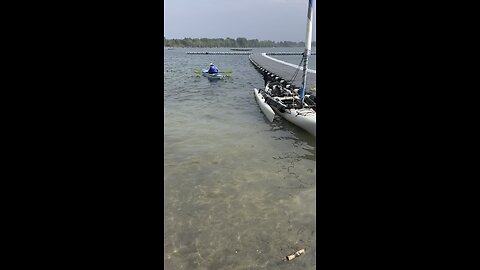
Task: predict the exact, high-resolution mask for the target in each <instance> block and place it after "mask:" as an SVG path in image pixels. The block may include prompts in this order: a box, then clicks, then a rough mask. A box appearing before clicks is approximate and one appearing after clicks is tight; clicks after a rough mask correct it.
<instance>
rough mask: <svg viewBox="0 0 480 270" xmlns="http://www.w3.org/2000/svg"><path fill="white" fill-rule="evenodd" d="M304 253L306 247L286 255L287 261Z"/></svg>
mask: <svg viewBox="0 0 480 270" xmlns="http://www.w3.org/2000/svg"><path fill="white" fill-rule="evenodd" d="M303 253H305V249H304V248H302V249H300V250H299V251H297V252H295V253H293V254H291V255H288V256H287V257H286V260H287V261H291V260H293V259H295V258H297V257H298V256H300V255H302V254H303Z"/></svg>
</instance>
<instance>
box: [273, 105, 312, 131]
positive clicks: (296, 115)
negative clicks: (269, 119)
mask: <svg viewBox="0 0 480 270" xmlns="http://www.w3.org/2000/svg"><path fill="white" fill-rule="evenodd" d="M273 109H274V110H275V112H276V113H277V114H278V115H280V116H281V117H283V118H284V119H285V120H287V121H289V122H290V123H292V124H294V125H296V126H298V127H301V128H302V129H304V130H306V131H307V132H308V133H310V134H312V135H313V136H315V137H317V116H316V112H315V111H314V110H313V109H310V108H306V109H286V110H285V111H284V112H281V111H280V110H278V109H277V108H275V107H273Z"/></svg>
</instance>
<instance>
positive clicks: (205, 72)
mask: <svg viewBox="0 0 480 270" xmlns="http://www.w3.org/2000/svg"><path fill="white" fill-rule="evenodd" d="M202 75H203V76H205V77H207V78H209V79H222V78H224V77H227V74H225V73H208V69H202Z"/></svg>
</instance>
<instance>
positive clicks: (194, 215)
mask: <svg viewBox="0 0 480 270" xmlns="http://www.w3.org/2000/svg"><path fill="white" fill-rule="evenodd" d="M187 51H230V50H229V49H228V48H204V49H202V48H175V49H173V50H165V55H164V89H165V92H164V206H165V209H164V210H165V212H164V267H165V269H316V223H315V222H316V221H315V220H316V210H315V201H316V196H315V194H316V192H315V189H316V178H315V176H316V168H315V163H316V139H315V137H312V136H311V135H309V134H308V133H307V132H306V131H303V130H302V129H300V128H298V127H296V126H294V125H292V124H290V123H289V122H287V121H284V120H283V119H282V118H280V117H279V116H276V118H275V120H274V122H273V123H270V122H268V120H267V119H266V118H265V117H264V115H263V114H262V111H261V110H260V108H259V107H258V105H257V103H256V102H255V99H254V96H253V88H255V87H256V88H262V87H263V86H264V81H263V77H262V76H261V75H260V74H259V73H258V72H257V71H256V70H255V69H254V68H253V65H252V64H251V63H250V62H249V60H248V56H247V55H236V56H233V55H232V56H230V55H187V54H186V52H187ZM254 51H259V52H270V51H279V52H281V51H295V52H302V51H303V48H255V49H254ZM275 58H278V59H280V60H283V61H288V62H290V63H293V64H298V63H300V59H301V56H300V55H299V56H275ZM210 62H213V63H215V65H217V66H218V67H219V69H220V70H223V71H225V70H232V71H233V74H231V77H228V78H226V79H224V80H219V81H210V80H208V79H207V78H205V77H202V76H199V75H196V74H195V73H194V72H195V70H200V69H202V68H206V67H207V66H208V64H209V63H210ZM309 68H311V69H316V56H312V57H311V58H309ZM302 248H305V249H306V253H305V254H303V255H302V256H300V257H299V258H296V259H294V260H292V261H288V262H286V261H282V259H283V258H284V257H285V256H286V255H289V254H291V253H293V252H295V251H296V250H299V249H302Z"/></svg>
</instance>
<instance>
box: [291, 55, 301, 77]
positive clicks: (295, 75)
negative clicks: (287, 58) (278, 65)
mask: <svg viewBox="0 0 480 270" xmlns="http://www.w3.org/2000/svg"><path fill="white" fill-rule="evenodd" d="M303 59H304V57H303V56H302V60H300V64H298V66H297V69H295V73H294V74H293V77H292V79H291V80H290V81H289V82H290V83H291V82H293V81H294V80H295V78H297V75H298V72H299V71H300V66H301V65H302V63H303Z"/></svg>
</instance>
